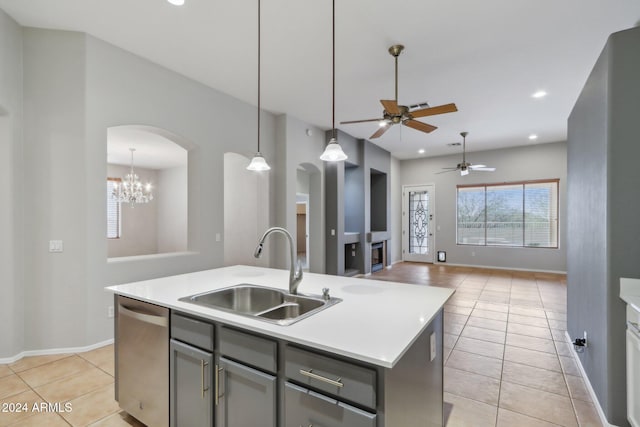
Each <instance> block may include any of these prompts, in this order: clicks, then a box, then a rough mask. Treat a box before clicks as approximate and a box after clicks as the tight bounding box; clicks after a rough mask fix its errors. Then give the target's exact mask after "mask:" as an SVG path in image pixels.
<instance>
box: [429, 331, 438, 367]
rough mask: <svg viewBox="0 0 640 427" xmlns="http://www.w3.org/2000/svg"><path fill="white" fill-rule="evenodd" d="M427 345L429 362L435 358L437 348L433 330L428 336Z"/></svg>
mask: <svg viewBox="0 0 640 427" xmlns="http://www.w3.org/2000/svg"><path fill="white" fill-rule="evenodd" d="M429 347H430V349H431V359H430V360H429V361H430V362H433V361H434V360H435V358H436V354H437V350H438V348H437V347H436V333H435V332H433V333H432V334H431V336H430V337H429Z"/></svg>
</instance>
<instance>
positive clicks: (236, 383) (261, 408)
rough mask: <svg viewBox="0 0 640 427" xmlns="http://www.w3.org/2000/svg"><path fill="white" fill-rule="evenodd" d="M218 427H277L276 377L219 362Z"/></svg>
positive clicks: (225, 361)
mask: <svg viewBox="0 0 640 427" xmlns="http://www.w3.org/2000/svg"><path fill="white" fill-rule="evenodd" d="M217 369H218V370H219V371H218V375H217V378H218V387H217V392H218V398H217V399H216V400H217V406H216V426H217V427H247V426H260V427H276V421H277V420H276V385H277V381H276V377H275V376H274V375H270V374H266V373H264V372H261V371H258V370H256V369H253V368H250V367H248V366H245V365H243V364H240V363H237V362H234V361H232V360H228V359H226V358H224V357H220V358H219V359H218V364H217Z"/></svg>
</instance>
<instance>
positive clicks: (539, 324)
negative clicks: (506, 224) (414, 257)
mask: <svg viewBox="0 0 640 427" xmlns="http://www.w3.org/2000/svg"><path fill="white" fill-rule="evenodd" d="M371 278H373V279H378V280H389V281H397V282H406V283H415V284H420V285H431V286H443V287H450V288H455V289H456V293H455V294H454V296H453V297H452V298H451V300H450V301H449V303H448V304H447V305H446V306H445V337H444V344H445V371H444V375H445V378H444V379H445V383H444V388H445V416H446V417H447V426H448V427H454V426H455V427H458V426H472V427H484V426H487V427H489V426H500V427H503V426H504V427H515V426H517V427H520V426H523V427H527V426H558V425H560V426H577V425H580V426H601V423H600V421H599V419H598V416H597V413H596V410H595V407H594V405H593V403H592V402H591V398H590V396H589V393H588V391H587V389H586V387H585V383H584V381H583V379H582V377H581V376H580V372H579V370H578V368H577V366H576V364H575V362H574V360H573V357H572V353H571V352H572V351H573V350H572V348H571V346H570V345H569V344H568V343H567V342H565V335H564V329H565V328H566V314H565V313H566V284H565V278H564V276H561V275H553V274H541V273H535V274H534V273H527V272H518V271H504V270H490V269H478V268H462V267H444V266H439V265H437V266H434V265H426V264H417V263H399V264H395V265H394V266H393V268H390V269H385V270H382V271H380V272H378V273H375V274H374V275H372V277H371ZM113 371H114V369H113V346H111V345H110V346H105V347H102V348H99V349H97V350H93V351H89V352H86V353H78V354H63V355H51V356H35V357H25V358H23V359H21V360H19V361H18V362H16V363H13V364H10V365H0V405H2V407H4V404H5V403H7V404H14V408H15V404H18V403H20V404H24V403H26V404H27V407H28V410H27V411H26V412H15V411H14V412H9V413H7V412H0V427H2V426H37V427H47V426H54V427H55V426H69V425H72V426H94V427H97V426H100V427H117V426H125V427H126V426H138V427H139V426H141V424H140V423H138V422H137V421H136V420H134V419H132V418H131V417H129V416H127V415H126V414H124V413H122V411H120V409H119V408H118V405H117V403H116V402H115V401H114V399H113V387H114V385H113V382H114V381H113V374H114V372H113ZM40 402H49V403H54V404H55V403H61V404H64V403H67V402H69V403H70V404H71V411H69V412H58V413H56V412H41V413H38V412H33V405H34V404H35V403H38V404H39V403H40ZM0 409H2V408H0ZM576 414H577V416H576ZM248 427H249V426H248ZM251 427H254V426H251ZM393 427H405V426H393Z"/></svg>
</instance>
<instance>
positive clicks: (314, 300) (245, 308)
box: [179, 283, 342, 326]
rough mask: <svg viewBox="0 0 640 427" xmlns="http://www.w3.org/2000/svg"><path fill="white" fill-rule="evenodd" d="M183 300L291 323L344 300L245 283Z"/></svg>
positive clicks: (263, 318)
mask: <svg viewBox="0 0 640 427" xmlns="http://www.w3.org/2000/svg"><path fill="white" fill-rule="evenodd" d="M179 301H183V302H188V303H192V304H197V305H200V306H203V307H209V308H214V309H216V310H223V311H227V312H229V313H234V314H239V315H242V316H247V317H253V318H255V319H259V320H263V321H265V322H270V323H275V324H278V325H283V326H287V325H291V324H292V323H295V322H297V321H299V320H302V319H304V318H306V317H309V316H311V315H313V314H315V313H318V312H319V311H322V310H324V309H325V308H328V307H330V306H332V305H335V304H337V303H339V302H340V301H342V300H341V299H340V298H331V297H329V296H327V297H326V298H325V297H320V296H312V295H299V294H296V295H294V294H290V293H288V292H286V291H283V290H281V289H276V288H269V287H266V286H258V285H252V284H248V283H243V284H240V285H236V286H231V287H228V288H223V289H218V290H215V291H209V292H203V293H200V294H196V295H190V296H186V297H183V298H180V299H179Z"/></svg>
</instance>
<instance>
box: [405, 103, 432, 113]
mask: <svg viewBox="0 0 640 427" xmlns="http://www.w3.org/2000/svg"><path fill="white" fill-rule="evenodd" d="M422 108H429V103H428V102H421V103H419V104H413V105H409V110H411V111H413V110H417V109H422Z"/></svg>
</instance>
